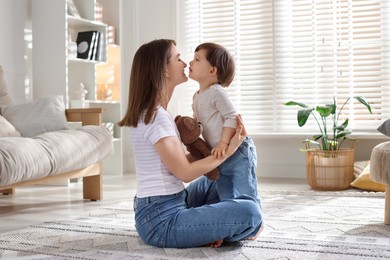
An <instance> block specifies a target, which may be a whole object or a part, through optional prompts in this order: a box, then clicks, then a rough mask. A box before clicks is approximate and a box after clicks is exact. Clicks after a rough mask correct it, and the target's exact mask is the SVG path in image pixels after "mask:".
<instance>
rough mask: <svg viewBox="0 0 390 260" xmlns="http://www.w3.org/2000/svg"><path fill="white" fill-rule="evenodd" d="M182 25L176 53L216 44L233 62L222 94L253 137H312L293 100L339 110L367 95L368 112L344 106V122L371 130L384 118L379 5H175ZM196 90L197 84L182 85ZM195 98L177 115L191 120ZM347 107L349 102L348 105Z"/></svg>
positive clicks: (383, 10) (210, 1) (296, 1)
mask: <svg viewBox="0 0 390 260" xmlns="http://www.w3.org/2000/svg"><path fill="white" fill-rule="evenodd" d="M178 2H179V4H181V5H182V8H181V10H182V11H183V12H182V16H180V17H181V18H180V20H181V22H180V24H182V25H183V26H184V29H183V30H182V31H183V35H182V37H181V38H182V39H183V41H182V45H183V46H182V47H183V48H184V50H183V49H181V51H185V55H184V56H185V57H189V58H190V59H192V57H193V50H194V49H195V47H196V46H197V45H198V44H199V43H202V42H208V41H211V42H217V43H219V44H222V45H223V46H225V47H226V48H227V49H228V50H229V51H230V52H231V53H232V55H233V56H234V57H235V60H236V67H237V70H236V78H235V80H234V82H233V83H232V85H231V86H229V87H228V88H227V89H226V90H227V91H228V93H229V95H230V96H231V98H232V100H233V102H234V104H235V106H236V108H237V110H238V111H239V113H241V114H242V115H243V118H244V121H245V124H246V127H247V129H248V131H249V133H251V134H258V133H298V132H305V133H306V132H313V133H314V132H317V125H316V123H315V122H314V120H309V121H308V123H307V124H306V125H305V126H304V127H303V128H300V127H299V126H298V125H297V122H296V111H297V109H298V108H294V107H286V106H284V105H283V103H285V102H287V101H289V100H294V101H299V102H302V103H305V104H308V105H311V106H316V105H323V104H329V103H331V102H333V97H334V96H335V97H336V99H337V103H338V106H339V107H341V105H342V104H343V103H344V101H345V100H346V99H347V98H348V97H351V96H356V95H361V96H364V97H366V99H367V100H368V102H369V103H370V104H371V106H372V109H373V114H372V115H370V114H369V113H368V111H367V110H366V108H365V107H364V106H363V105H361V104H359V103H357V102H350V103H349V104H348V105H347V106H346V107H345V108H344V110H343V111H344V112H345V115H344V117H348V118H349V119H350V125H349V126H350V128H351V129H352V130H353V131H354V132H355V131H365V132H367V131H372V132H375V131H376V128H377V127H378V126H379V124H380V123H381V120H384V119H388V118H389V115H390V102H389V101H390V100H389V99H390V86H389V82H388V76H387V74H388V69H389V68H388V60H389V59H388V56H389V54H388V48H389V46H388V45H389V44H388V42H389V39H388V38H389V29H388V19H389V17H388V16H389V10H388V6H387V5H388V4H387V1H381V0H353V1H352V0H337V1H336V0H315V1H314V0H312V1H310V0H274V1H269V0H261V1H233V0H198V1H191V0H186V1H178ZM187 84H188V85H190V86H191V88H190V89H191V90H193V91H196V89H197V85H196V83H195V82H193V81H190V82H189V83H187ZM192 94H193V92H191V91H187V92H186V94H185V96H186V97H185V98H184V99H182V100H185V102H184V103H185V105H184V106H183V108H182V109H183V110H184V111H183V113H186V114H190V115H191V114H192V111H191V98H192ZM351 101H352V100H351Z"/></svg>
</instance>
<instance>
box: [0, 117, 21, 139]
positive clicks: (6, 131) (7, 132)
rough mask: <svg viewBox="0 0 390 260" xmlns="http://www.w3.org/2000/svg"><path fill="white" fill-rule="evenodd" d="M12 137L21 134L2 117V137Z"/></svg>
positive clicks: (0, 134)
mask: <svg viewBox="0 0 390 260" xmlns="http://www.w3.org/2000/svg"><path fill="white" fill-rule="evenodd" d="M10 136H20V133H19V131H18V130H16V129H15V127H14V126H13V125H11V124H10V123H9V122H8V121H7V120H6V119H5V118H4V117H2V116H0V137H10Z"/></svg>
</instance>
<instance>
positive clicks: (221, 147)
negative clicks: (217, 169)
mask: <svg viewBox="0 0 390 260" xmlns="http://www.w3.org/2000/svg"><path fill="white" fill-rule="evenodd" d="M235 133H236V129H235V128H231V127H223V128H222V134H221V139H220V140H219V143H218V144H217V145H216V146H215V147H214V149H213V150H211V154H212V155H214V157H215V158H220V157H223V156H225V152H226V149H227V148H228V146H229V143H230V140H231V139H232V137H233V135H234V134H235Z"/></svg>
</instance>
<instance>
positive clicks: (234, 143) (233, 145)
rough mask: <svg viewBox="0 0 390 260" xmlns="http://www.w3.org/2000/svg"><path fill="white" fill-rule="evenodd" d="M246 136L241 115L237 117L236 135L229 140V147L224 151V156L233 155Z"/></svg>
mask: <svg viewBox="0 0 390 260" xmlns="http://www.w3.org/2000/svg"><path fill="white" fill-rule="evenodd" d="M246 136H247V132H246V129H245V126H244V122H243V121H242V118H241V115H237V127H236V133H235V134H234V135H233V137H232V139H231V140H230V143H229V146H228V148H227V150H226V155H227V156H231V155H232V154H234V152H235V151H236V150H237V148H238V147H239V146H240V145H241V143H242V141H244V139H245V137H246Z"/></svg>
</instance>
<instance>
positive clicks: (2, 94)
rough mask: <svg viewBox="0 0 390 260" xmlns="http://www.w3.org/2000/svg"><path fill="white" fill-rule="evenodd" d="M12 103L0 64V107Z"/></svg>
mask: <svg viewBox="0 0 390 260" xmlns="http://www.w3.org/2000/svg"><path fill="white" fill-rule="evenodd" d="M13 104H14V101H13V100H12V98H11V97H10V95H9V94H8V88H7V84H6V83H5V80H4V70H3V67H2V66H1V65H0V108H1V107H2V106H11V105H13Z"/></svg>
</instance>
